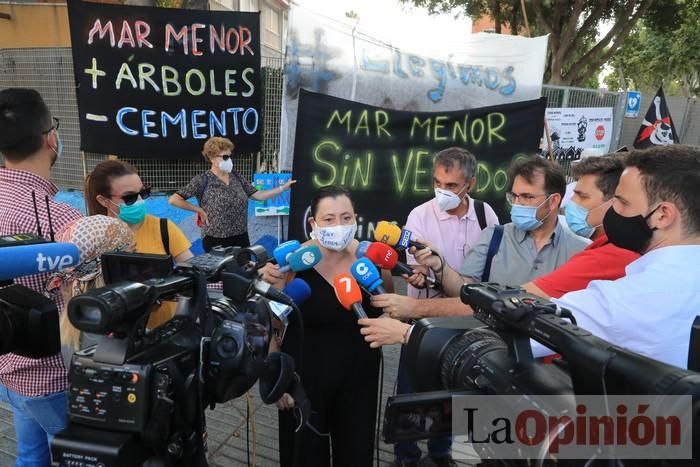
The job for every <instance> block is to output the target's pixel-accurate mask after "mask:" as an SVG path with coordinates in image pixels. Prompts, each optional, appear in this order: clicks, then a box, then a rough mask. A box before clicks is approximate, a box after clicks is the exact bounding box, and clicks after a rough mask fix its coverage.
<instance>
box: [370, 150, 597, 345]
mask: <svg viewBox="0 0 700 467" xmlns="http://www.w3.org/2000/svg"><path fill="white" fill-rule="evenodd" d="M509 172H510V173H509V180H512V187H511V189H510V191H509V192H508V193H507V194H506V197H507V199H508V202H509V203H510V204H511V220H512V222H510V223H508V224H505V225H503V226H491V227H488V228H487V229H485V230H484V232H483V233H482V234H481V236H480V237H479V240H478V241H477V242H476V244H475V245H474V246H473V247H472V248H471V249H470V250H469V252H468V253H467V255H466V257H465V258H464V261H463V262H462V265H461V266H460V268H459V272H457V271H456V270H454V269H453V268H451V267H450V266H449V265H448V264H446V262H445V260H444V257H443V256H442V252H441V251H439V249H437V248H436V247H435V246H433V245H431V244H430V242H427V241H424V243H426V244H427V245H428V247H429V249H428V250H426V251H430V250H432V251H435V252H437V253H439V254H438V255H427V254H423V253H422V254H420V255H417V258H416V260H417V261H418V262H422V263H423V265H424V266H428V267H430V268H431V269H432V270H433V271H434V272H435V275H436V278H437V279H438V280H439V281H440V282H441V283H442V290H443V293H444V294H445V295H447V296H448V297H455V298H441V299H435V300H421V301H418V300H414V301H412V302H410V303H409V302H407V301H405V300H404V301H401V302H393V303H391V304H386V306H382V308H384V311H385V312H386V313H388V314H389V315H390V316H391V317H393V318H399V319H418V318H424V317H429V316H446V315H454V314H455V311H454V310H455V306H458V304H461V302H460V300H459V298H458V297H459V291H460V289H461V287H462V285H463V284H464V283H467V282H479V281H492V282H498V283H501V284H508V285H520V284H524V283H526V282H529V281H531V280H533V279H535V278H536V277H539V276H542V275H544V274H547V273H550V272H552V271H554V270H555V269H557V268H558V267H559V266H561V265H563V264H564V263H566V262H567V261H568V260H569V258H571V257H572V256H573V255H575V254H576V253H578V252H579V251H581V250H583V249H584V248H585V247H586V245H587V240H586V239H584V238H583V237H580V236H578V235H576V234H574V233H573V232H571V231H570V230H569V229H566V228H564V227H563V226H562V225H561V224H560V223H559V222H558V216H557V213H558V211H559V205H560V203H561V199H562V196H563V195H564V192H565V190H566V179H565V177H564V172H563V171H562V169H561V168H560V167H559V166H558V165H557V164H555V163H554V162H550V161H548V160H545V159H542V158H540V157H532V158H529V159H522V160H519V161H517V162H515V163H514V164H513V165H512V166H511V168H510V171H509ZM419 240H420V241H423V239H419ZM381 297H382V296H381V295H378V296H373V297H372V304H373V305H375V306H378V305H379V304H382V299H381ZM404 298H405V297H404ZM461 309H462V310H463V311H462V313H468V310H467V309H466V307H463V308H461ZM363 332H364V333H366V334H376V330H375V329H370V330H363Z"/></svg>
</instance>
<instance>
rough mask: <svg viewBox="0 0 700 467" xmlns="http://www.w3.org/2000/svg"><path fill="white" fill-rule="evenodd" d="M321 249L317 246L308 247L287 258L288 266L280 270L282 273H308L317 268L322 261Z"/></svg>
mask: <svg viewBox="0 0 700 467" xmlns="http://www.w3.org/2000/svg"><path fill="white" fill-rule="evenodd" d="M321 258H322V256H321V249H320V248H319V247H317V246H316V245H306V246H303V247H301V248H299V249H298V250H296V251H295V252H294V253H290V254H289V255H287V257H286V261H287V265H286V266H282V267H281V268H280V272H289V271H294V272H300V271H306V270H307V269H311V268H312V267H314V266H316V265H317V264H318V262H319V261H321Z"/></svg>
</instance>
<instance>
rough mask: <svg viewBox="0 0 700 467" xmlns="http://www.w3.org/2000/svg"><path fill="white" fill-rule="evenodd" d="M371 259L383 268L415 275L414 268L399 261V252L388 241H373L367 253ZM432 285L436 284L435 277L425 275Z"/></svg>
mask: <svg viewBox="0 0 700 467" xmlns="http://www.w3.org/2000/svg"><path fill="white" fill-rule="evenodd" d="M365 256H366V257H367V258H368V259H369V260H370V261H372V262H373V263H374V264H376V265H377V266H379V267H380V268H382V269H396V270H397V271H398V272H399V273H401V274H406V275H409V276H411V275H413V268H411V267H410V266H409V265H408V264H406V263H402V262H401V261H399V254H398V253H397V252H396V250H394V249H393V248H392V247H390V246H389V245H387V244H386V243H380V242H372V243H371V244H370V246H369V247H368V248H367V252H366V255H365ZM425 280H426V281H427V282H428V284H430V287H434V286H435V279H434V278H433V277H430V276H425Z"/></svg>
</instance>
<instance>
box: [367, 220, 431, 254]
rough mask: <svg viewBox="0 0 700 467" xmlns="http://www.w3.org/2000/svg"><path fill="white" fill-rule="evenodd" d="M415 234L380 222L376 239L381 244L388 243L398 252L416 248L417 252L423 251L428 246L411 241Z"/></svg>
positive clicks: (375, 232)
mask: <svg viewBox="0 0 700 467" xmlns="http://www.w3.org/2000/svg"><path fill="white" fill-rule="evenodd" d="M411 235H413V232H411V231H410V230H406V229H402V228H401V227H399V226H396V225H394V224H392V223H391V222H387V221H379V223H378V224H377V228H376V229H375V230H374V239H375V240H376V241H378V242H381V243H386V244H387V245H389V246H392V247H394V248H396V249H397V250H407V249H408V248H409V247H414V248H415V249H416V250H422V249H424V248H425V247H426V246H425V245H424V244H423V243H421V242H417V241H415V240H412V239H411Z"/></svg>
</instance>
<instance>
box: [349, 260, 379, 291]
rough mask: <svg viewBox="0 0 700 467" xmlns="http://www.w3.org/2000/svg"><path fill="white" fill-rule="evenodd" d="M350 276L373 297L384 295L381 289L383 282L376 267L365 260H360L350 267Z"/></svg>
mask: <svg viewBox="0 0 700 467" xmlns="http://www.w3.org/2000/svg"><path fill="white" fill-rule="evenodd" d="M350 274H352V276H353V277H354V278H355V280H357V282H359V283H360V285H361V286H362V287H364V288H365V289H367V291H368V292H369V293H371V294H373V295H379V294H385V293H386V290H384V287H382V284H383V283H384V281H382V278H381V276H380V275H379V271H378V270H377V267H376V266H375V265H374V264H372V262H371V261H370V260H369V259H367V258H360V259H358V260H357V261H355V262H354V263H352V266H350Z"/></svg>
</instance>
